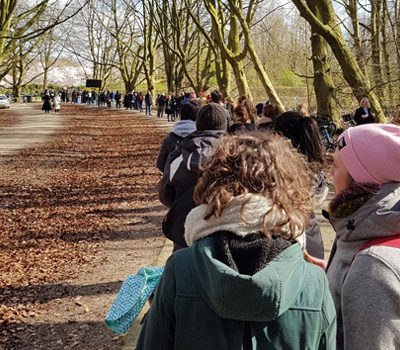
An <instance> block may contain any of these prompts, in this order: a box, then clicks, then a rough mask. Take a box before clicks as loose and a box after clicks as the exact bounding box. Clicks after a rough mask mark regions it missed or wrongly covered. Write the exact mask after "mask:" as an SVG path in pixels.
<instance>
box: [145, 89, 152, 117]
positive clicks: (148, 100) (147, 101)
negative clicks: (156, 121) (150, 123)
mask: <svg viewBox="0 0 400 350" xmlns="http://www.w3.org/2000/svg"><path fill="white" fill-rule="evenodd" d="M144 104H145V107H146V115H151V106H152V104H153V97H152V96H151V91H150V90H147V94H146V95H145V96H144Z"/></svg>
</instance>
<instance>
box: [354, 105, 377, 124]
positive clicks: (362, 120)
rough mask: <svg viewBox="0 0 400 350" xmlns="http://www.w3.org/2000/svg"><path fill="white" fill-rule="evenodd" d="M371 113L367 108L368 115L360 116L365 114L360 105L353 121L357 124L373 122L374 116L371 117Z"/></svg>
mask: <svg viewBox="0 0 400 350" xmlns="http://www.w3.org/2000/svg"><path fill="white" fill-rule="evenodd" d="M371 113H372V111H371V110H370V109H369V108H368V117H366V118H363V117H362V116H363V115H365V111H364V108H362V107H360V108H358V109H357V110H356V113H355V114H354V121H355V122H356V123H357V125H362V124H368V123H375V117H373V116H372V114H371Z"/></svg>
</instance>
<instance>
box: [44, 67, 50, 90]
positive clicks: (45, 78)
mask: <svg viewBox="0 0 400 350" xmlns="http://www.w3.org/2000/svg"><path fill="white" fill-rule="evenodd" d="M48 73H49V72H48V69H47V68H44V69H43V90H46V89H47V84H48Z"/></svg>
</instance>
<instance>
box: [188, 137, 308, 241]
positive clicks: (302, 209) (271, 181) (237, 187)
mask: <svg viewBox="0 0 400 350" xmlns="http://www.w3.org/2000/svg"><path fill="white" fill-rule="evenodd" d="M307 169H308V168H307V165H306V161H305V159H303V158H302V156H301V155H299V154H298V152H297V151H296V150H295V149H294V148H293V147H292V145H291V143H290V141H289V140H287V139H285V138H283V137H282V136H280V135H278V134H274V133H269V132H267V133H266V132H263V133H259V132H255V133H251V134H239V135H232V136H225V137H223V138H222V139H221V140H220V142H219V143H218V145H217V147H216V149H215V152H214V154H213V155H212V156H211V157H210V158H208V159H207V161H206V164H205V167H204V169H203V171H202V174H201V177H200V178H199V180H198V183H197V185H196V187H195V190H194V200H195V202H196V203H197V204H206V205H207V211H206V214H205V216H204V219H205V220H207V219H208V218H210V217H211V216H212V215H214V216H215V217H217V218H218V217H220V216H221V214H222V211H223V210H224V208H225V207H226V206H227V205H228V204H229V203H230V202H231V201H232V199H233V198H234V197H237V196H240V195H245V194H249V193H250V194H256V195H260V196H264V197H265V198H267V199H268V200H269V201H270V202H271V207H270V209H269V210H267V211H266V212H265V214H264V216H263V231H264V234H265V235H266V236H267V237H270V236H271V235H274V236H282V237H284V238H286V239H294V238H295V237H296V236H297V235H298V232H303V231H304V230H305V228H306V227H307V225H308V222H309V218H310V214H311V212H312V211H313V209H314V193H313V190H312V188H311V176H310V173H309V171H308V170H307ZM245 205H246V201H244V202H243V203H242V211H241V215H243V208H244V206H245ZM281 214H284V215H281ZM267 215H273V216H274V217H282V216H283V218H282V219H281V220H280V221H278V222H277V223H276V225H275V226H274V227H273V229H272V230H271V232H270V230H268V228H267V226H268V222H266V217H267ZM242 220H243V221H245V220H244V218H243V216H242ZM285 225H289V230H283V226H285ZM285 231H286V232H288V233H285ZM296 232H297V233H296Z"/></svg>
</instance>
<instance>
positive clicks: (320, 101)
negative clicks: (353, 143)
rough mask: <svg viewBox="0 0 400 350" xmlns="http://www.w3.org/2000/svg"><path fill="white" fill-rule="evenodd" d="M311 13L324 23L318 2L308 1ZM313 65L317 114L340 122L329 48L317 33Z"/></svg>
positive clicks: (314, 35) (313, 42)
mask: <svg viewBox="0 0 400 350" xmlns="http://www.w3.org/2000/svg"><path fill="white" fill-rule="evenodd" d="M307 3H308V5H309V7H310V9H311V11H312V12H313V13H314V14H315V16H316V17H318V18H320V20H321V21H324V14H321V13H320V11H319V9H318V6H317V4H318V1H317V0H307ZM311 50H312V63H313V67H314V92H315V96H316V99H317V113H318V114H319V115H328V116H330V117H331V118H332V119H333V120H335V121H339V111H338V108H337V102H336V88H335V84H334V83H333V78H332V70H331V65H330V63H329V56H328V48H327V44H326V41H325V39H324V38H323V37H322V36H321V35H319V34H318V33H316V32H312V33H311Z"/></svg>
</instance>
